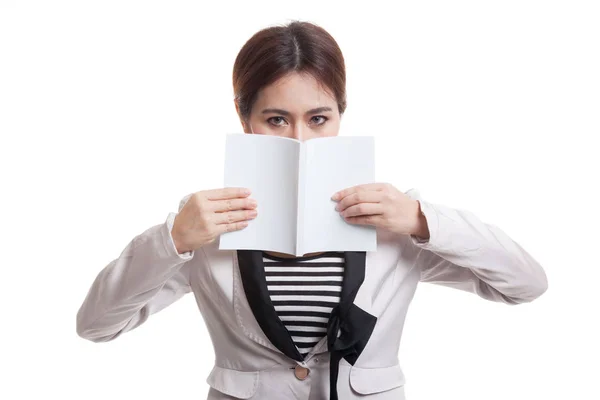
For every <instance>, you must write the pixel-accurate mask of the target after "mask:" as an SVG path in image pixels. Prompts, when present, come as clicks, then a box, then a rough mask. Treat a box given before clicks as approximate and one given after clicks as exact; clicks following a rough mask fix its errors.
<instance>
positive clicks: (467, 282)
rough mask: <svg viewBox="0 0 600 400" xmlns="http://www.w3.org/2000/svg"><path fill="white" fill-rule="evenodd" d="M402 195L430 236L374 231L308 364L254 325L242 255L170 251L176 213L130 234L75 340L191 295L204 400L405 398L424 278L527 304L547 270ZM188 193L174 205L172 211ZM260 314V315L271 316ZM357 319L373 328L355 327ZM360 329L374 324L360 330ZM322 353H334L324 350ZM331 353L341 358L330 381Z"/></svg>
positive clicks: (490, 232) (490, 235) (514, 248)
mask: <svg viewBox="0 0 600 400" xmlns="http://www.w3.org/2000/svg"><path fill="white" fill-rule="evenodd" d="M407 194H408V195H409V196H411V197H413V198H415V199H418V200H419V201H420V202H421V208H422V211H423V213H424V214H425V217H426V219H427V223H428V226H429V231H430V239H429V240H428V241H426V242H419V241H418V240H416V238H414V237H411V236H397V235H392V234H389V233H387V232H385V231H380V230H377V251H373V252H367V253H366V256H365V257H364V261H363V265H362V267H361V266H359V265H355V267H353V268H355V270H354V271H355V272H351V274H355V275H361V274H362V276H361V279H360V282H357V283H356V288H355V289H356V290H354V293H353V294H352V296H350V297H348V299H350V300H351V301H350V303H351V310H350V311H352V312H349V313H346V315H347V316H348V317H347V321H346V322H344V321H342V322H341V324H339V323H338V324H337V325H336V324H332V328H331V330H332V331H335V334H333V335H330V336H331V337H330V338H329V339H328V338H327V337H326V338H324V339H323V340H322V341H321V342H319V344H318V345H317V346H316V347H315V348H314V349H313V350H312V351H311V352H310V353H309V354H308V356H307V357H306V358H305V360H303V361H298V360H294V359H293V358H292V357H290V356H289V355H286V354H285V353H284V352H282V351H281V349H280V347H281V346H276V345H274V344H273V342H276V343H277V340H276V339H277V337H275V336H273V335H274V334H273V332H268V335H267V334H266V333H265V330H264V329H263V328H264V325H263V328H261V325H260V324H259V322H258V321H257V315H258V316H259V319H260V315H259V314H257V313H262V311H261V310H257V309H255V310H254V311H253V309H252V308H251V306H250V303H249V301H248V296H247V295H246V292H247V290H245V288H244V283H246V289H248V287H249V285H248V282H243V280H242V275H241V274H240V264H239V259H238V257H239V254H240V253H239V252H236V251H231V250H219V249H218V240H217V241H215V242H213V243H210V244H208V245H206V246H204V247H202V248H200V249H197V250H195V251H193V252H188V253H184V254H178V253H177V251H176V249H175V245H174V243H173V238H172V237H171V228H172V226H173V221H174V218H175V216H176V213H173V212H171V213H169V215H168V217H167V219H166V221H165V222H164V223H162V224H159V225H156V226H153V227H151V228H149V229H147V230H146V231H144V232H143V233H141V234H140V235H138V236H136V237H135V238H133V239H132V240H131V242H130V243H129V244H128V245H127V246H126V247H125V249H124V250H123V252H122V253H121V254H120V255H119V257H118V258H116V259H115V260H113V261H112V262H110V263H109V264H108V265H107V266H106V267H105V268H104V269H103V270H102V271H100V273H99V274H98V276H97V278H96V279H95V281H94V282H93V284H92V286H91V288H90V289H89V292H88V294H87V296H86V298H85V300H84V301H83V304H82V305H81V308H80V309H79V312H78V314H77V333H78V334H79V335H80V336H81V337H83V338H85V339H88V340H91V341H94V342H106V341H110V340H114V339H116V338H117V337H119V336H120V335H122V334H123V333H125V332H127V331H130V330H132V329H134V328H136V327H138V326H139V325H141V324H142V323H144V322H145V321H146V320H147V319H148V317H149V316H150V315H152V314H154V313H156V312H158V311H160V310H162V309H163V308H165V307H167V306H168V305H169V304H172V303H173V302H175V301H176V300H178V299H179V298H181V297H182V296H184V295H185V294H187V293H193V294H194V296H195V298H196V302H197V304H198V308H199V310H200V312H201V313H202V316H203V319H204V321H205V323H206V326H207V329H208V332H209V334H210V337H211V339H212V344H213V348H214V352H215V365H214V368H213V370H212V372H211V373H210V375H209V376H208V377H207V383H208V384H209V385H210V390H209V394H208V399H209V400H217V399H220V400H224V399H228V400H229V399H261V400H263V399H266V400H268V399H277V400H282V399H295V400H296V399H302V400H323V399H328V398H330V396H334V395H337V396H338V398H339V399H344V400H346V399H359V398H360V399H362V398H365V397H364V396H365V395H368V396H367V397H366V398H368V399H372V400H386V399H394V400H402V399H405V395H404V384H405V378H404V376H403V373H402V369H401V368H400V365H399V360H398V350H399V344H400V338H401V336H402V329H403V326H404V321H405V316H406V312H407V309H408V306H409V304H410V302H411V300H412V298H413V295H414V293H415V290H416V288H417V285H418V284H419V282H432V283H437V284H441V285H445V286H450V287H453V288H456V289H460V290H465V291H469V292H472V293H475V294H477V295H478V296H480V297H482V298H484V299H488V300H492V301H497V302H503V303H506V304H519V303H525V302H530V301H532V300H534V299H536V298H537V297H539V296H540V295H541V294H542V293H544V292H545V291H546V289H547V285H548V284H547V279H546V275H545V273H544V270H543V269H542V267H541V266H540V265H539V264H538V263H537V262H536V261H535V260H534V259H533V258H532V257H531V256H530V255H529V254H528V253H527V252H526V251H525V250H523V249H522V248H521V247H520V246H519V245H518V244H517V243H515V242H514V241H513V240H511V239H510V238H509V237H508V236H507V235H506V234H505V233H504V232H502V231H501V230H500V229H498V228H497V227H495V226H492V225H488V224H485V223H483V222H481V221H480V220H479V219H478V218H476V217H475V216H474V215H473V214H471V213H469V212H467V211H463V210H456V209H452V208H449V207H445V206H442V205H436V204H431V203H429V202H427V201H425V200H423V199H422V198H421V197H420V196H419V194H418V192H416V191H415V190H410V191H408V192H407ZM189 197H190V195H187V196H185V197H184V198H182V199H181V201H180V204H179V211H180V210H181V208H182V207H183V205H184V204H185V202H186V201H187V199H189ZM353 276H354V275H353ZM345 280H346V277H345V278H344V281H345ZM342 290H344V289H342ZM251 300H252V299H251ZM266 307H267V308H265V310H266V311H267V314H261V315H263V316H264V315H267V316H268V315H270V314H269V313H268V311H269V309H268V304H267V305H266ZM353 315H359V317H358V319H352V316H353ZM361 316H362V317H367V318H369V319H368V321H372V322H373V324H370V323H364V324H363V323H361V320H360V318H361ZM330 322H331V321H330ZM365 325H370V326H368V327H365V328H364V330H365V331H364V332H362V330H363V326H365ZM330 346H332V347H330ZM329 347H330V349H337V350H335V351H334V350H332V352H333V353H332V352H329V351H328V348H329ZM339 349H342V350H339ZM338 351H339V352H338ZM332 354H337V355H342V357H341V360H339V364H338V362H336V363H335V364H336V365H339V366H338V371H337V374H338V376H337V379H335V381H334V382H333V384H332V382H330V379H331V377H332V376H333V375H331V371H332V368H333V367H332V364H331V362H330V361H331V359H332V357H334V356H332ZM336 361H337V358H336ZM332 385H333V386H335V387H332ZM332 393H333V394H332Z"/></svg>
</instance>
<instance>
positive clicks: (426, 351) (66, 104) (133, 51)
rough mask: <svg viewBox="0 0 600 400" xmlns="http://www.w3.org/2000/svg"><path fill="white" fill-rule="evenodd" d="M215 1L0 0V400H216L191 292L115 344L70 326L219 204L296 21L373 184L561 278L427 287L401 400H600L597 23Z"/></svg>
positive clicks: (458, 7) (522, 8)
mask: <svg viewBox="0 0 600 400" xmlns="http://www.w3.org/2000/svg"><path fill="white" fill-rule="evenodd" d="M357 3H359V2H357ZM209 4H210V5H209V6H208V5H205V4H201V2H199V1H169V2H167V1H163V2H159V1H131V0H128V1H102V2H92V1H52V2H50V1H16V0H13V1H1V0H0V132H1V134H2V136H1V147H0V149H1V150H0V163H1V164H0V167H1V169H0V171H1V174H2V180H1V183H2V192H3V193H4V194H3V195H2V196H1V199H0V202H1V209H2V213H3V216H2V222H3V224H2V226H3V229H2V230H1V233H0V234H1V235H2V237H1V242H0V243H1V246H2V247H1V255H2V271H3V273H2V283H3V284H2V290H0V296H1V302H0V304H1V307H2V315H3V318H2V320H1V321H2V325H1V326H2V329H1V330H0V335H1V341H0V343H1V346H2V352H1V355H0V358H1V359H2V378H1V379H0V380H1V381H2V384H1V385H0V398H2V399H10V400H12V399H46V398H48V399H49V398H61V399H70V398H76V399H86V400H93V399H115V400H118V399H142V398H147V399H159V398H185V399H203V398H205V396H206V393H207V391H208V385H207V384H206V383H205V379H206V377H207V375H208V373H209V371H210V369H211V367H212V363H213V360H214V355H213V351H212V347H211V344H210V341H209V338H208V336H207V332H206V330H205V327H204V323H203V321H202V318H201V316H200V313H199V312H198V311H197V309H196V305H195V302H194V299H193V297H192V296H191V295H188V296H186V297H184V298H183V299H182V300H180V301H179V302H177V303H175V304H173V305H172V306H170V307H169V308H167V309H165V310H164V311H162V312H160V313H158V314H156V315H154V316H153V317H152V318H150V320H149V321H148V322H147V323H146V324H144V325H143V326H141V327H140V328H138V329H136V330H134V331H132V332H129V333H127V334H125V335H124V336H122V337H121V338H119V339H117V340H115V341H114V342H110V343H103V344H95V343H91V342H87V341H84V340H83V339H80V338H79V337H78V336H77V335H76V333H75V315H76V312H77V310H78V308H79V306H80V304H81V302H82V301H83V299H84V297H85V294H86V293H87V290H88V288H89V286H90V285H91V283H92V280H93V279H94V277H95V276H96V274H97V273H98V272H99V271H100V269H101V268H103V267H104V266H105V265H106V264H108V263H109V262H110V261H111V260H112V259H114V258H116V257H118V255H119V254H120V252H121V251H122V249H123V248H124V247H125V246H126V244H127V243H128V242H129V240H131V239H132V238H133V237H134V236H135V235H137V234H139V233H141V232H142V231H144V230H146V229H147V228H148V227H150V226H152V225H156V224H160V223H163V222H164V220H165V219H166V217H167V214H168V212H170V211H176V210H177V205H178V202H179V200H180V198H181V197H183V196H184V195H185V194H187V193H190V192H192V191H198V190H203V189H209V188H216V187H220V186H222V168H223V156H224V154H223V149H224V135H225V133H229V132H239V131H240V129H241V128H240V126H239V122H238V119H237V116H236V114H235V110H234V106H233V102H232V99H233V94H232V88H231V70H232V65H233V61H234V58H235V56H236V54H237V51H238V50H239V49H240V48H241V46H242V45H243V44H244V42H245V41H246V40H247V39H248V38H249V37H250V36H251V35H252V34H253V33H254V32H256V31H257V30H259V29H261V28H264V27H266V26H269V25H273V24H278V23H282V22H287V21H288V20H290V19H301V20H308V21H312V22H315V23H318V24H320V25H321V26H323V27H324V28H325V29H327V30H328V31H329V32H330V33H331V34H332V35H333V36H334V37H335V38H336V40H337V41H338V43H339V45H340V47H341V48H342V51H343V52H344V55H345V58H346V63H347V71H348V104H349V106H348V110H347V113H346V115H345V116H344V119H343V123H342V134H344V135H365V134H367V135H374V136H375V137H376V152H377V158H378V164H377V178H378V180H380V181H388V182H391V183H393V184H394V185H396V186H397V187H398V188H399V189H401V190H407V189H409V188H411V187H417V188H419V189H420V191H421V193H422V194H423V196H424V197H425V198H426V199H427V200H429V201H432V202H437V203H442V204H446V205H449V206H454V207H459V208H465V209H469V210H471V211H473V212H474V213H475V214H477V215H478V216H479V217H480V218H481V219H483V220H485V221H487V222H491V223H494V224H496V225H498V226H500V227H501V228H503V229H504V230H505V231H506V232H507V233H509V234H510V235H511V236H512V237H513V238H514V239H516V240H517V241H518V242H519V243H521V244H522V245H523V246H524V247H525V248H526V249H527V250H528V251H529V252H530V253H531V254H532V255H534V257H536V258H537V259H538V260H539V261H540V262H541V263H542V265H543V266H544V267H545V269H546V271H547V274H548V277H549V284H550V288H549V290H548V292H547V293H546V294H544V295H543V297H541V298H540V299H538V300H537V301H535V302H533V303H530V304H526V305H519V306H515V307H511V306H506V305H503V304H496V303H492V302H488V301H485V300H482V299H479V298H478V297H477V296H475V295H472V294H468V293H463V292H459V291H457V290H452V289H447V288H442V287H437V286H433V285H428V284H423V285H421V286H420V287H419V289H418V290H417V294H416V297H415V299H414V303H413V304H412V306H411V309H410V311H409V315H408V319H407V324H406V327H405V332H404V336H403V341H402V345H401V349H400V360H401V364H402V366H403V368H404V371H405V373H406V376H407V379H408V382H407V386H406V393H407V397H408V399H409V400H425V399H460V400H470V399H472V400H481V399H488V400H495V399H498V400H500V399H502V400H505V399H512V400H521V399H522V400H525V399H527V400H531V399H578V400H584V399H598V398H600V388H598V386H596V385H595V384H594V382H595V381H597V378H598V372H599V371H600V370H599V368H598V359H599V357H600V349H599V347H600V346H599V345H598V338H599V337H600V330H599V328H598V327H597V321H598V306H600V301H599V300H598V295H597V292H598V279H599V278H600V262H599V261H598V249H599V246H598V241H599V240H600V237H599V235H598V229H597V226H598V224H599V223H600V212H599V211H598V210H599V207H598V203H599V202H600V196H599V194H598V181H599V177H598V175H599V171H600V165H599V161H598V149H599V147H598V145H597V144H596V145H594V144H593V143H597V142H596V141H595V139H597V136H598V134H599V133H600V115H599V114H600V97H599V93H600V78H599V77H600V74H599V72H598V71H600V52H599V51H598V50H599V48H600V28H599V26H600V25H599V24H598V21H599V20H600V12H599V8H598V3H597V2H595V1H547V0H546V1H541V0H540V1H533V0H520V1H514V0H509V1H503V2H490V1H465V0H460V1H452V2H448V1H419V2H410V4H405V3H403V4H397V3H396V2H394V3H391V2H390V4H384V3H379V2H370V3H369V6H368V7H366V6H365V5H364V2H360V5H349V4H347V2H332V1H330V2H322V1H316V2H310V1H302V2H283V1H277V2H266V1H254V2H239V3H238V4H237V5H234V4H233V3H231V2H223V3H220V2H210V3H209Z"/></svg>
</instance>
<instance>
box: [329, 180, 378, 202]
mask: <svg viewBox="0 0 600 400" xmlns="http://www.w3.org/2000/svg"><path fill="white" fill-rule="evenodd" d="M385 185H386V184H385V183H365V184H362V185H356V186H352V187H349V188H346V189H343V190H340V191H339V192H337V193H335V194H334V195H333V196H331V199H332V200H341V199H343V198H344V197H346V196H348V195H350V194H352V193H356V192H364V191H367V190H375V191H380V190H383V189H384V188H385Z"/></svg>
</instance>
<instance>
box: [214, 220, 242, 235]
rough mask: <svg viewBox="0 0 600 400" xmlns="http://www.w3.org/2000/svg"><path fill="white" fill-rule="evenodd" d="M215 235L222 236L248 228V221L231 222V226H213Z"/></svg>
mask: <svg viewBox="0 0 600 400" xmlns="http://www.w3.org/2000/svg"><path fill="white" fill-rule="evenodd" d="M215 226H216V231H217V235H222V234H223V233H226V232H233V231H239V230H242V229H244V228H245V227H247V226H248V221H240V222H233V223H231V224H220V225H215Z"/></svg>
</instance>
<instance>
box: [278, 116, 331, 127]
mask: <svg viewBox="0 0 600 400" xmlns="http://www.w3.org/2000/svg"><path fill="white" fill-rule="evenodd" d="M315 118H322V119H323V122H321V123H317V126H321V125H324V124H325V122H327V121H329V118H327V117H326V116H324V115H315V116H313V117H312V118H311V119H310V120H311V121H313V120H314V119H315ZM274 119H281V120H283V121H285V118H283V117H271V118H269V119H267V122H268V123H269V124H271V125H273V126H275V127H278V128H279V127H282V126H284V125H280V124H277V123H274V122H272V121H273V120H274Z"/></svg>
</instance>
